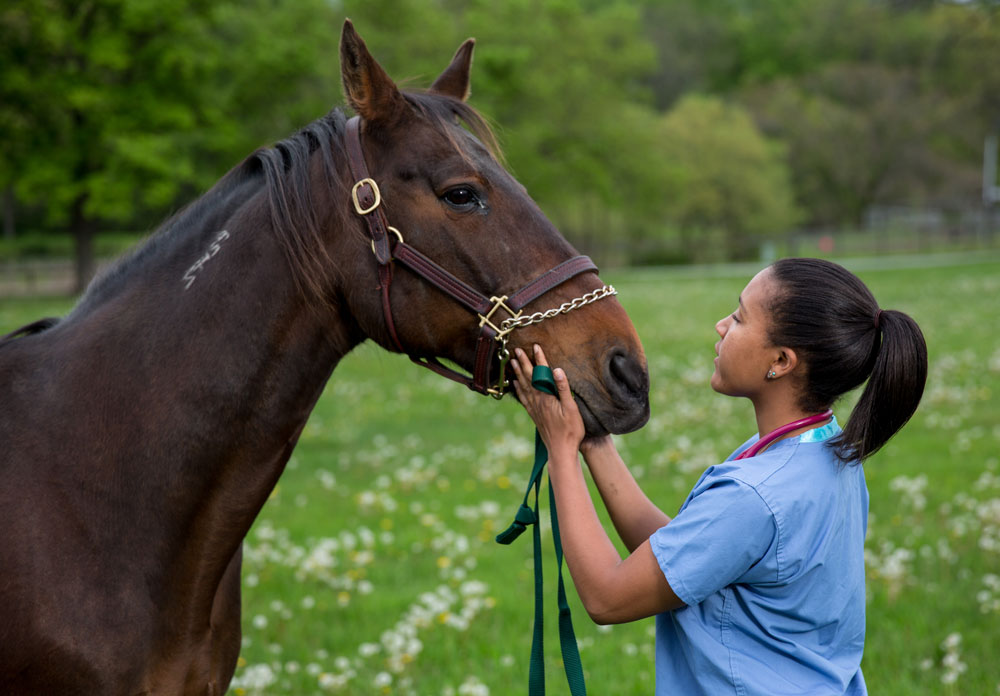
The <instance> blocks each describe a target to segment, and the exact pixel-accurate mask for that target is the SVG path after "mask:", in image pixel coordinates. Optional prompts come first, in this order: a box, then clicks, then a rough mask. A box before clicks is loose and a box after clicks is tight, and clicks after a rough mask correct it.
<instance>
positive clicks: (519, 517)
mask: <svg viewBox="0 0 1000 696" xmlns="http://www.w3.org/2000/svg"><path fill="white" fill-rule="evenodd" d="M531 386H533V387H534V388H535V389H539V390H541V391H543V392H546V393H547V394H552V395H553V396H555V395H556V383H555V380H554V379H553V377H552V370H550V369H549V368H548V367H546V366H545V365H536V366H535V369H534V370H533V371H532V373H531ZM548 459H549V452H548V450H547V449H546V448H545V443H544V442H542V437H541V435H539V434H538V431H537V430H536V431H535V465H534V467H533V468H532V470H531V478H530V479H529V480H528V489H527V490H526V491H525V492H524V501H523V502H522V503H521V507H520V508H518V511H517V514H516V515H515V516H514V521H513V523H511V525H510V527H508V528H507V529H506V530H504V531H503V532H501V533H500V534H498V535H497V543H499V544H510V543H511V542H512V541H514V540H515V539H517V538H518V537H519V536H521V533H522V532H524V530H525V529H527V527H528V525H529V524H530V525H534V529H533V530H532V536H533V537H534V547H535V630H534V635H533V636H532V639H531V667H530V670H529V672H528V696H544V694H545V651H544V650H543V640H542V624H543V616H542V615H543V612H542V609H543V599H542V536H541V531H540V530H539V528H538V519H539V518H538V491H539V489H540V488H541V485H542V471H543V470H544V469H545V463H546V462H547V461H548ZM532 488H534V489H535V508H534V509H531V508H530V507H529V506H528V497H529V496H530V495H531V489H532ZM549 514H550V516H551V519H552V541H553V543H554V544H555V549H556V564H557V566H558V568H559V596H558V600H559V645H560V648H561V649H562V658H563V667H564V668H565V670H566V681H567V682H569V691H570V694H572V696H586V693H587V687H586V685H585V684H584V683H583V665H582V663H581V662H580V650H579V648H578V647H577V645H576V635H575V634H574V633H573V619H572V617H571V616H570V611H569V603H568V602H567V601H566V588H565V585H564V584H563V575H562V560H563V552H562V542H561V541H560V539H559V518H558V515H557V514H556V499H555V494H554V493H553V492H552V484H551V482H550V483H549Z"/></svg>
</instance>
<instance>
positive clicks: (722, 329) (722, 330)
mask: <svg viewBox="0 0 1000 696" xmlns="http://www.w3.org/2000/svg"><path fill="white" fill-rule="evenodd" d="M727 319H729V317H723V318H722V319H719V321H717V322H715V332H716V333H717V334H719V336H720V337H722V338H725V336H726V329H727V328H729V322H728V321H727Z"/></svg>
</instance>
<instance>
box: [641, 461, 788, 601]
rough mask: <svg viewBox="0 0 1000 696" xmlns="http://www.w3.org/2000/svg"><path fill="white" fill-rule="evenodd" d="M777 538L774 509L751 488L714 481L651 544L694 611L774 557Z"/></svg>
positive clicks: (699, 488) (674, 586) (695, 494)
mask: <svg viewBox="0 0 1000 696" xmlns="http://www.w3.org/2000/svg"><path fill="white" fill-rule="evenodd" d="M775 534H776V527H775V523H774V517H773V515H772V513H771V510H770V508H768V506H767V504H766V503H765V502H764V501H763V500H762V499H761V497H760V495H758V493H757V491H756V490H755V489H754V488H753V487H752V486H750V485H748V484H746V483H744V482H742V481H739V480H737V479H733V478H715V479H712V480H710V481H704V480H703V481H702V482H700V483H699V485H698V486H697V487H696V488H695V490H694V491H692V493H691V495H690V496H689V497H688V499H687V501H686V502H685V504H684V506H683V507H682V508H681V510H680V512H678V513H677V516H676V517H674V518H673V519H672V520H670V523H669V524H667V525H666V526H665V527H662V528H660V529H659V530H657V531H656V532H654V533H653V535H652V536H651V537H650V538H649V543H650V548H651V549H652V551H653V555H654V556H655V557H656V561H657V563H659V566H660V569H661V570H662V571H663V574H664V576H666V579H667V582H668V583H670V587H671V589H672V590H673V591H674V593H675V594H676V595H677V596H678V597H679V598H680V599H681V600H682V601H683V602H684V603H685V604H687V605H688V606H693V605H695V604H700V603H701V602H702V601H704V600H705V599H706V598H707V597H708V596H709V595H711V594H713V593H715V592H718V591H719V590H721V589H722V588H724V587H726V586H727V585H731V584H733V583H736V582H740V581H741V580H742V579H743V578H744V576H745V575H746V574H747V573H748V572H749V571H750V570H751V569H752V568H754V566H756V565H757V564H758V563H759V562H760V561H761V560H762V559H763V558H764V557H765V556H767V555H768V554H769V553H773V547H774V545H775ZM768 565H769V564H768ZM771 579H773V578H771Z"/></svg>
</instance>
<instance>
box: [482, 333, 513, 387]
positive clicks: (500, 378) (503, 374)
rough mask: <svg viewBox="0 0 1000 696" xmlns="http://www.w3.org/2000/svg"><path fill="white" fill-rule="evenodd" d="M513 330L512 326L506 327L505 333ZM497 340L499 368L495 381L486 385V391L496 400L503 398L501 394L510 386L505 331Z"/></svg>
mask: <svg viewBox="0 0 1000 696" xmlns="http://www.w3.org/2000/svg"><path fill="white" fill-rule="evenodd" d="M491 326H492V324H491ZM513 330H514V329H513V327H511V328H510V329H508V331H507V333H510V332H511V331H513ZM497 340H498V341H500V350H499V351H498V353H497V355H498V357H499V358H500V370H499V371H498V372H497V383H496V384H495V385H493V386H492V387H487V388H486V393H487V394H489V395H490V396H492V397H493V398H494V399H496V400H497V401H500V400H501V399H502V398H503V395H504V394H506V393H507V388H508V387H509V386H510V380H508V379H507V363H509V362H510V351H509V350H507V334H506V333H505V334H504V335H503V336H498V337H497Z"/></svg>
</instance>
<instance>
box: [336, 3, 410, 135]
mask: <svg viewBox="0 0 1000 696" xmlns="http://www.w3.org/2000/svg"><path fill="white" fill-rule="evenodd" d="M340 76H341V80H342V81H343V83H344V95H345V96H346V97H347V102H348V104H350V105H351V108H353V109H354V112H355V113H356V114H358V115H359V116H361V118H363V119H365V120H366V121H376V120H382V119H386V120H389V119H392V118H393V117H394V116H395V115H396V114H397V113H398V112H399V109H400V108H402V107H404V106H405V103H406V102H405V100H404V99H403V96H402V95H401V94H400V92H399V89H398V88H397V87H396V83H395V82H393V81H392V78H390V77H389V76H388V75H387V74H386V72H385V70H383V69H382V66H381V65H379V64H378V62H377V61H376V60H375V58H373V57H372V54H371V53H370V52H369V51H368V47H367V46H366V45H365V42H364V41H363V40H362V39H361V37H360V36H359V35H358V32H356V31H355V30H354V24H353V23H351V20H349V19H347V20H344V29H343V31H342V32H341V35H340Z"/></svg>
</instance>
